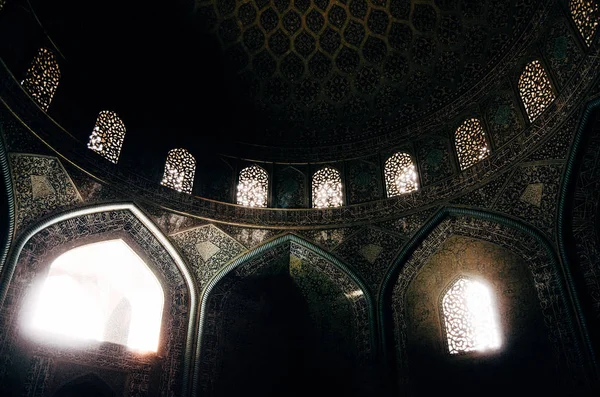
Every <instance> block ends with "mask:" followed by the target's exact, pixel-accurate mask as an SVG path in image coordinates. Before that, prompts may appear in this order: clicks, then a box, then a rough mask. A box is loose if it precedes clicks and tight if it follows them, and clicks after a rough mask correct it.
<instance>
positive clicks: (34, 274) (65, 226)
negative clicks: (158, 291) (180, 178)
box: [0, 203, 197, 395]
mask: <svg viewBox="0 0 600 397" xmlns="http://www.w3.org/2000/svg"><path fill="white" fill-rule="evenodd" d="M86 228H89V229H87V230H86ZM82 230H86V231H87V233H83V232H82ZM115 235H119V236H120V237H121V238H122V239H125V240H126V241H128V242H131V243H132V244H134V245H136V247H138V248H136V252H137V253H138V254H141V255H144V256H147V258H150V259H151V260H152V263H153V273H154V274H155V275H157V276H160V281H161V284H162V285H163V288H165V289H168V290H169V291H170V292H169V295H170V296H171V299H170V300H168V301H167V305H168V307H167V308H166V309H165V310H164V311H163V316H164V315H166V316H167V317H168V318H165V320H164V321H163V326H162V329H161V338H162V340H161V343H160V346H162V348H160V349H159V352H160V356H161V360H163V365H166V366H169V367H172V371H170V372H169V375H168V376H167V377H165V378H164V379H163V380H162V381H161V385H160V388H161V390H164V391H165V393H166V392H168V393H175V394H178V393H179V390H180V389H179V388H180V387H182V390H183V393H182V394H184V395H185V394H186V392H187V388H188V387H189V382H188V375H189V369H190V367H191V364H192V363H191V355H192V346H193V343H194V339H193V332H194V324H195V316H196V313H197V287H196V284H195V280H194V278H193V277H192V275H191V274H190V272H189V270H188V268H187V266H186V265H185V263H184V261H183V259H182V258H181V256H180V255H179V254H178V252H177V250H176V249H175V248H174V246H173V245H172V244H171V242H170V241H169V240H168V238H167V237H165V236H164V235H163V234H162V232H161V231H160V229H159V228H158V227H157V226H156V225H154V223H153V222H152V221H151V220H150V219H149V218H148V217H147V216H146V215H145V214H144V213H143V212H142V211H141V210H139V209H138V208H137V207H136V206H135V205H134V204H131V203H125V204H120V203H115V204H105V205H97V206H90V207H85V208H80V209H77V210H73V211H68V212H65V213H62V214H57V215H54V216H51V217H50V218H48V219H44V220H43V221H40V222H38V223H36V224H34V225H33V226H31V227H30V228H29V229H27V230H25V231H24V232H23V233H22V234H21V235H20V236H19V238H18V240H16V241H15V243H14V247H13V250H11V256H10V258H9V260H8V261H7V265H6V267H5V269H4V270H5V271H4V273H3V278H2V279H1V280H0V310H1V311H2V312H3V316H5V317H4V319H5V321H6V323H5V324H7V328H6V329H5V331H6V332H5V338H4V339H3V340H2V341H0V345H2V346H0V348H3V349H5V350H4V351H5V352H6V354H9V355H10V354H19V353H18V352H17V351H16V349H18V348H19V347H18V346H17V345H18V343H16V341H17V340H18V339H19V338H22V337H23V336H22V335H21V332H20V320H21V317H22V316H23V313H21V311H20V310H17V309H16V306H15V305H17V306H18V307H21V305H23V304H24V303H25V302H26V301H27V299H29V297H30V295H31V291H30V289H29V287H30V284H31V281H30V280H32V279H38V280H39V278H40V276H43V272H44V271H47V269H48V260H49V258H51V257H52V256H56V255H59V254H60V253H62V252H66V251H68V250H69V249H72V248H73V247H74V246H79V245H84V244H86V243H89V242H93V241H104V240H106V239H107V238H111V237H114V236H115ZM57 241H60V242H62V243H61V244H57V243H56V242H57ZM36 250H39V252H40V253H37V254H34V251H36ZM36 252H37V251H36ZM42 253H43V254H42ZM9 294H10V296H11V299H10V301H8V300H7V296H8V295H9ZM174 323H175V324H180V326H179V327H172V326H171V325H169V324H174ZM167 331H168V332H167ZM165 338H166V339H165ZM36 343H37V342H36ZM177 346H182V348H179V347H177ZM82 348H83V347H82ZM45 349H49V350H48V351H46V350H45ZM85 349H86V350H85V351H86V352H88V354H82V355H78V356H80V359H82V360H85V359H86V357H95V354H114V355H117V356H119V357H121V356H122V357H123V358H124V359H125V361H122V362H121V361H119V360H116V361H115V363H114V364H115V365H117V366H119V365H124V367H123V368H124V369H128V370H129V368H130V367H129V364H128V361H127V360H128V359H127V357H128V356H127V354H128V353H127V352H126V350H123V349H114V348H113V349H109V351H106V352H105V353H101V352H104V350H98V349H99V347H98V346H96V345H91V346H88V347H85ZM38 352H39V354H48V355H52V356H53V357H60V356H61V354H62V351H61V349H56V348H54V347H52V346H49V347H48V348H46V347H45V342H44V341H43V340H42V341H39V343H38ZM65 354H68V353H65ZM68 357H71V356H70V355H68ZM106 359H111V358H110V357H106ZM113 359H114V357H113ZM181 362H183V365H180V364H179V363H181ZM133 381H134V380H132V382H133Z"/></svg>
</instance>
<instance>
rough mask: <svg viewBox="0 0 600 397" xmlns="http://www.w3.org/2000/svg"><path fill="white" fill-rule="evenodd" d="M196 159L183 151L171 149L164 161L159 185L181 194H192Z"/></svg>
mask: <svg viewBox="0 0 600 397" xmlns="http://www.w3.org/2000/svg"><path fill="white" fill-rule="evenodd" d="M195 173H196V159H195V158H194V156H192V155H191V154H190V152H188V151H187V150H185V149H171V150H169V153H168V154H167V160H166V161H165V172H164V174H163V178H162V180H161V182H160V184H161V185H163V186H167V187H170V188H171V189H173V190H176V191H178V192H183V193H188V194H191V193H192V187H193V186H194V174H195Z"/></svg>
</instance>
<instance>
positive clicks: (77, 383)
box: [53, 373, 117, 397]
mask: <svg viewBox="0 0 600 397" xmlns="http://www.w3.org/2000/svg"><path fill="white" fill-rule="evenodd" d="M76 396H91V397H116V396H117V393H115V392H114V390H113V389H111V388H110V386H109V385H107V384H106V382H104V381H103V380H102V379H100V377H98V375H96V374H91V373H90V374H86V375H82V376H79V377H77V378H75V379H73V380H71V381H69V382H67V383H66V384H64V385H63V386H61V387H60V388H59V389H58V390H57V391H56V393H54V394H53V397H76Z"/></svg>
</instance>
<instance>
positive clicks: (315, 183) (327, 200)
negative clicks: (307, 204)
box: [312, 166, 344, 208]
mask: <svg viewBox="0 0 600 397" xmlns="http://www.w3.org/2000/svg"><path fill="white" fill-rule="evenodd" d="M342 205H344V195H343V193H342V176H341V174H340V172H339V171H338V170H336V169H335V168H333V167H329V166H326V167H323V168H321V169H320V170H318V171H317V172H315V173H314V174H313V177H312V206H313V208H329V207H341V206H342Z"/></svg>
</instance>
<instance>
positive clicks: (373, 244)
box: [333, 227, 404, 291]
mask: <svg viewBox="0 0 600 397" xmlns="http://www.w3.org/2000/svg"><path fill="white" fill-rule="evenodd" d="M403 242H404V240H403V239H402V238H401V237H400V236H398V235H395V234H392V233H388V232H385V231H383V230H380V229H377V228H373V227H366V228H363V229H361V230H359V231H358V232H357V233H355V234H354V235H352V236H350V237H348V238H347V239H345V240H344V242H342V243H341V244H340V245H338V246H337V248H336V249H335V250H334V251H333V252H334V253H335V254H336V255H338V256H339V257H340V258H342V259H343V260H344V261H346V262H347V263H349V264H350V265H352V266H353V267H354V268H355V269H356V271H357V272H358V274H360V275H361V276H362V277H363V279H365V280H366V281H367V283H368V284H369V287H371V289H372V291H377V289H378V287H379V284H380V283H381V281H382V280H383V276H384V275H385V272H386V270H387V269H388V267H389V266H390V265H391V264H392V261H393V260H394V258H395V257H396V256H397V255H398V253H399V252H400V249H401V248H402V245H403Z"/></svg>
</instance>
